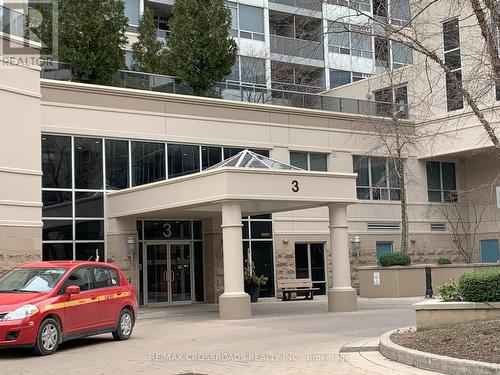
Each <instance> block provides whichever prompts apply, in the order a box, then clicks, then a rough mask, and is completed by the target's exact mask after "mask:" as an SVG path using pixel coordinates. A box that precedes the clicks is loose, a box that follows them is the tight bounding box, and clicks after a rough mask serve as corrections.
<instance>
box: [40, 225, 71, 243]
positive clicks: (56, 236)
mask: <svg viewBox="0 0 500 375" xmlns="http://www.w3.org/2000/svg"><path fill="white" fill-rule="evenodd" d="M72 239H73V222H72V221H71V220H44V221H43V240H44V241H63V240H72Z"/></svg>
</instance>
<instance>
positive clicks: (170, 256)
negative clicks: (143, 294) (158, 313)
mask: <svg viewBox="0 0 500 375" xmlns="http://www.w3.org/2000/svg"><path fill="white" fill-rule="evenodd" d="M146 249H147V251H146V252H147V254H146V257H147V302H148V303H171V302H183V301H191V246H190V245H189V244H186V243H165V244H148V245H147V246H146Z"/></svg>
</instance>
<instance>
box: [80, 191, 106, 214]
mask: <svg viewBox="0 0 500 375" xmlns="http://www.w3.org/2000/svg"><path fill="white" fill-rule="evenodd" d="M103 200H104V198H103V193H88V192H85V193H84V192H76V193H75V217H104V201H103Z"/></svg>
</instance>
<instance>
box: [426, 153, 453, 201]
mask: <svg viewBox="0 0 500 375" xmlns="http://www.w3.org/2000/svg"><path fill="white" fill-rule="evenodd" d="M430 163H438V164H439V185H440V189H430V188H429V175H428V168H429V165H430ZM444 163H447V164H453V165H454V174H455V190H450V189H446V190H445V189H444V185H443V183H444V181H443V164H444ZM425 172H426V173H425V178H426V182H427V201H428V202H429V203H456V202H458V196H457V192H458V189H457V187H458V179H457V164H456V163H455V162H450V161H437V160H428V161H427V162H426V163H425ZM430 192H439V193H440V195H441V200H440V201H433V200H431V199H430V194H429V193H430ZM445 192H451V193H454V194H453V195H451V194H450V195H449V197H454V198H453V199H449V198H447V195H446V194H445Z"/></svg>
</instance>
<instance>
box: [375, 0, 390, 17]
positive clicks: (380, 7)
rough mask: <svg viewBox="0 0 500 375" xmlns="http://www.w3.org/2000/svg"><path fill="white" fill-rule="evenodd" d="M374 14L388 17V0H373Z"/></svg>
mask: <svg viewBox="0 0 500 375" xmlns="http://www.w3.org/2000/svg"><path fill="white" fill-rule="evenodd" d="M373 15H374V16H379V17H387V0H373Z"/></svg>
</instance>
